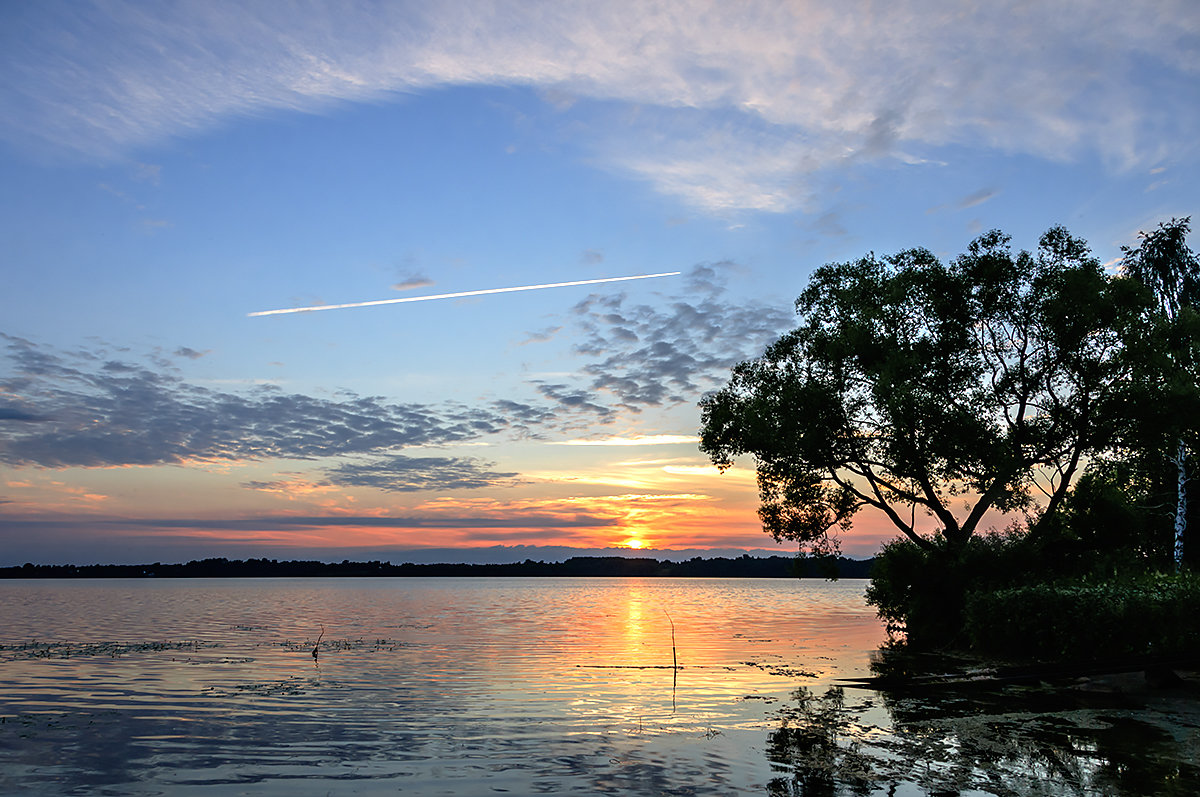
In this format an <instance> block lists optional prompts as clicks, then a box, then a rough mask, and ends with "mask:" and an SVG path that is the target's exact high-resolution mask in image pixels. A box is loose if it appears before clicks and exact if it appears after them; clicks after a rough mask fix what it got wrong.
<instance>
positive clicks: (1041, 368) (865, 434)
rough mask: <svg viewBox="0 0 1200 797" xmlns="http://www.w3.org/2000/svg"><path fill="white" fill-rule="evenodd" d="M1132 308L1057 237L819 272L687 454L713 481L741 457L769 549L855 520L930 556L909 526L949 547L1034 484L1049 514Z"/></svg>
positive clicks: (1111, 421)
mask: <svg viewBox="0 0 1200 797" xmlns="http://www.w3.org/2000/svg"><path fill="white" fill-rule="evenodd" d="M1146 302H1147V297H1146V295H1145V291H1144V290H1142V289H1141V288H1140V286H1136V285H1133V284H1131V283H1130V281H1128V280H1113V279H1110V278H1108V277H1106V276H1105V275H1104V273H1103V271H1102V269H1101V268H1100V264H1099V262H1098V261H1097V260H1096V259H1095V258H1094V257H1092V255H1091V253H1090V252H1089V251H1088V249H1087V246H1086V244H1084V242H1083V241H1081V240H1079V239H1077V238H1073V237H1071V236H1070V234H1069V233H1067V231H1066V230H1063V229H1062V228H1055V229H1052V230H1050V231H1049V232H1047V233H1046V234H1045V235H1044V236H1043V237H1042V239H1041V241H1040V245H1039V248H1038V250H1037V252H1036V253H1035V254H1031V253H1029V252H1019V253H1016V254H1014V253H1013V252H1012V251H1011V250H1010V248H1009V239H1008V237H1007V236H1005V235H1003V234H1002V233H1000V232H996V231H993V232H991V233H988V234H986V235H983V236H981V237H980V238H978V239H977V240H975V241H973V242H972V243H971V245H970V247H969V248H968V251H967V252H966V253H965V254H963V255H961V256H959V257H958V258H956V259H955V260H953V261H951V262H949V263H942V262H940V261H939V260H938V259H937V258H936V257H934V256H933V254H931V253H930V252H928V251H926V250H923V249H912V250H908V251H905V252H901V253H899V254H896V255H892V256H890V257H885V258H878V257H876V256H874V255H869V256H867V257H864V258H862V259H860V260H857V261H854V262H850V263H840V264H831V265H827V266H824V267H822V268H820V269H817V271H816V272H815V273H814V274H813V276H812V279H811V281H810V284H809V286H808V288H806V290H805V291H804V293H803V294H801V296H800V298H799V299H798V300H797V302H796V308H797V313H798V315H799V317H800V326H799V327H798V328H797V329H795V330H794V331H792V332H790V333H788V334H786V335H784V336H783V337H782V338H780V339H779V340H778V341H777V342H776V343H774V344H773V345H772V346H770V347H769V348H768V349H767V351H766V352H765V353H764V354H763V356H762V357H760V358H758V359H756V360H750V361H747V362H744V363H741V364H739V365H738V366H737V367H735V368H734V370H733V374H732V377H731V379H730V382H729V384H728V385H727V386H726V387H725V388H724V389H723V390H721V391H720V392H718V393H716V394H713V395H711V396H708V397H706V398H705V399H704V400H703V401H702V402H701V409H702V428H701V442H700V447H701V450H703V451H704V452H705V453H707V454H708V455H709V456H710V457H711V458H712V460H713V462H714V463H715V464H717V465H718V466H719V467H722V468H726V467H729V466H730V465H731V464H732V462H733V460H734V458H736V457H738V456H740V455H743V454H751V455H752V456H753V457H754V458H755V462H756V466H757V475H758V485H759V493H760V499H761V508H760V510H759V516H760V518H761V519H762V521H763V526H764V528H765V530H766V531H768V532H769V533H771V534H772V535H773V536H774V537H775V538H776V539H779V540H783V539H787V540H795V541H797V542H799V543H800V544H801V546H802V547H807V548H809V549H810V550H814V551H816V552H828V551H830V550H832V549H834V548H835V547H836V542H835V541H834V540H833V539H832V537H831V535H830V531H831V529H833V528H834V527H835V526H841V527H842V528H846V527H848V526H849V525H850V523H851V520H852V518H853V516H854V514H855V512H857V511H858V510H859V509H860V508H861V507H863V506H870V507H874V508H876V509H878V510H880V511H882V512H883V513H884V514H885V515H886V516H887V517H888V518H889V519H890V520H891V522H892V523H893V524H894V525H895V526H896V528H898V529H899V530H900V531H901V532H902V533H904V534H905V535H906V536H907V537H908V538H909V539H911V540H912V541H913V542H914V543H915V544H917V545H920V546H923V547H931V548H932V547H936V546H937V545H938V544H940V543H936V542H935V541H934V540H932V539H930V538H928V537H927V536H925V535H923V534H921V533H920V532H918V530H917V529H916V528H915V527H916V525H917V523H916V518H917V515H918V513H920V514H921V515H922V516H924V515H928V516H931V517H933V518H934V519H935V521H936V522H937V525H938V527H939V530H940V531H939V533H940V534H941V535H942V537H943V538H944V541H945V543H946V544H948V545H950V546H952V547H957V546H962V545H964V544H965V543H966V541H967V540H968V539H970V537H971V536H972V535H973V534H975V533H976V531H977V530H978V528H979V523H980V522H981V521H982V519H983V517H984V515H985V513H987V512H988V511H989V510H1000V511H1017V510H1025V509H1028V508H1030V507H1031V506H1032V504H1033V494H1034V492H1035V490H1036V489H1037V488H1038V487H1042V488H1043V489H1044V488H1045V485H1040V484H1037V483H1036V481H1037V477H1038V475H1039V474H1040V473H1049V474H1050V475H1051V483H1050V486H1049V493H1050V499H1049V503H1048V506H1047V507H1046V512H1045V514H1046V515H1052V514H1053V513H1054V511H1055V509H1056V508H1057V505H1058V504H1059V503H1060V502H1061V501H1062V499H1063V498H1064V496H1065V494H1066V490H1067V488H1068V486H1069V484H1070V482H1071V479H1072V478H1073V476H1074V475H1075V473H1076V471H1077V469H1078V468H1079V467H1080V463H1081V462H1082V461H1083V458H1084V457H1086V456H1088V455H1090V454H1093V453H1095V452H1098V451H1101V450H1104V449H1105V448H1106V447H1107V446H1108V445H1109V444H1110V443H1111V442H1112V440H1113V439H1114V438H1115V436H1116V435H1118V434H1119V433H1120V432H1121V428H1120V426H1121V423H1120V422H1121V420H1122V418H1123V416H1122V415H1121V414H1120V413H1114V412H1113V411H1112V410H1113V409H1114V408H1116V407H1118V406H1119V405H1120V401H1119V398H1120V394H1121V391H1122V390H1123V389H1124V386H1125V385H1126V383H1127V382H1128V379H1127V377H1128V370H1129V363H1128V361H1126V360H1125V359H1124V358H1122V357H1121V356H1119V355H1120V345H1119V344H1120V340H1121V330H1122V329H1123V328H1124V327H1125V326H1127V325H1128V324H1129V323H1130V321H1131V319H1133V318H1135V317H1137V316H1138V315H1139V313H1140V312H1141V309H1142V308H1143V307H1144V306H1145V304H1146ZM964 502H967V503H968V508H967V510H966V512H965V514H956V512H955V510H956V508H957V507H959V506H961V505H962V504H963V503H964Z"/></svg>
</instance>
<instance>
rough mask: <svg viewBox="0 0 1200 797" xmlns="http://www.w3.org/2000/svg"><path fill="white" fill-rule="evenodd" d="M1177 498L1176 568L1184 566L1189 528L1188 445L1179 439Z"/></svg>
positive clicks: (1176, 465)
mask: <svg viewBox="0 0 1200 797" xmlns="http://www.w3.org/2000/svg"><path fill="white" fill-rule="evenodd" d="M1175 468H1176V471H1177V473H1176V476H1177V478H1178V483H1177V491H1178V492H1177V499H1176V502H1175V569H1176V570H1179V569H1180V568H1181V567H1183V532H1184V531H1185V530H1186V529H1187V447H1186V446H1185V445H1184V442H1183V440H1180V441H1179V450H1178V451H1177V452H1176V454H1175Z"/></svg>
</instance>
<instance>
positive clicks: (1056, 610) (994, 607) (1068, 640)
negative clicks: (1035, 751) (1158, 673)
mask: <svg viewBox="0 0 1200 797" xmlns="http://www.w3.org/2000/svg"><path fill="white" fill-rule="evenodd" d="M963 621H964V627H963V631H964V632H965V633H964V636H965V638H966V641H967V643H968V644H969V645H970V646H971V647H972V648H973V649H976V650H979V651H980V652H985V653H991V654H998V655H1004V656H1008V657H1034V658H1048V657H1069V658H1097V657H1108V656H1120V655H1141V654H1151V655H1164V656H1181V655H1184V656H1191V655H1200V576H1198V575H1196V574H1193V573H1181V574H1172V575H1142V576H1137V577H1132V578H1119V579H1113V580H1110V581H1107V582H1089V581H1085V580H1076V581H1067V582H1060V583H1050V584H1029V585H1023V586H1016V587H1010V588H1006V589H998V590H976V591H972V592H970V593H969V594H968V595H967V596H966V601H965V606H964V611H963Z"/></svg>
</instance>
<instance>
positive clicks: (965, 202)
mask: <svg viewBox="0 0 1200 797" xmlns="http://www.w3.org/2000/svg"><path fill="white" fill-rule="evenodd" d="M998 193H1000V191H999V190H998V189H995V188H981V189H979V190H978V191H975V192H974V193H971V194H968V195H967V196H965V197H963V198H962V199H960V200H958V209H959V210H966V209H967V208H973V207H975V206H976V205H982V204H983V203H984V202H987V201H988V200H989V199H991V198H992V197H994V196H995V195H996V194H998Z"/></svg>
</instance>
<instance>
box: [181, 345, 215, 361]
mask: <svg viewBox="0 0 1200 797" xmlns="http://www.w3.org/2000/svg"><path fill="white" fill-rule="evenodd" d="M208 353H209V352H208V350H207V349H206V350H205V351H196V350H195V349H193V348H190V347H188V346H180V347H179V348H178V349H176V350H175V356H176V357H186V358H187V359H189V360H199V359H200V358H201V357H203V356H205V355H206V354H208Z"/></svg>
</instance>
